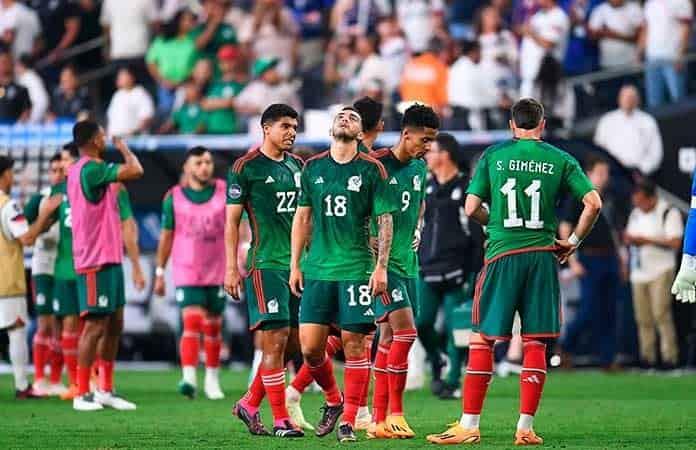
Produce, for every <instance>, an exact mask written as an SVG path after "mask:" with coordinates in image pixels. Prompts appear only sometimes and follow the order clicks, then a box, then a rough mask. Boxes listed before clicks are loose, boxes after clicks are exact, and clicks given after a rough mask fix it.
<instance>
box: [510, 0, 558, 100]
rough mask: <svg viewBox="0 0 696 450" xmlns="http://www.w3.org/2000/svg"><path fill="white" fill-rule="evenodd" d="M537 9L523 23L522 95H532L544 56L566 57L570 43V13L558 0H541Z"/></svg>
mask: <svg viewBox="0 0 696 450" xmlns="http://www.w3.org/2000/svg"><path fill="white" fill-rule="evenodd" d="M538 3H539V7H540V9H539V11H537V12H536V13H535V14H534V15H533V16H532V17H531V18H530V19H529V20H528V21H527V23H525V24H524V25H523V26H522V27H521V33H522V36H523V39H522V46H521V48H520V77H521V78H522V85H521V86H520V95H521V96H522V97H531V96H532V90H533V88H534V81H535V80H536V78H537V76H538V75H539V68H540V67H541V62H542V60H543V59H544V56H546V55H547V54H551V55H552V56H553V57H554V58H556V60H557V61H559V62H560V61H563V57H564V56H565V51H566V47H567V43H568V29H569V27H570V22H569V21H568V16H567V15H566V13H565V12H563V10H562V9H561V8H559V7H558V5H557V4H556V0H538Z"/></svg>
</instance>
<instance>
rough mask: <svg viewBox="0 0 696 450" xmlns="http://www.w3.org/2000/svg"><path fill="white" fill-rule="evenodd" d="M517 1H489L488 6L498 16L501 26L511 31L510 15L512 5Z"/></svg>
mask: <svg viewBox="0 0 696 450" xmlns="http://www.w3.org/2000/svg"><path fill="white" fill-rule="evenodd" d="M518 1H519V0H515V1H514V2H513V0H491V2H490V5H491V6H492V7H493V8H495V10H496V11H498V14H499V15H500V17H501V19H502V21H503V26H504V27H505V28H507V29H512V14H513V4H516V3H518Z"/></svg>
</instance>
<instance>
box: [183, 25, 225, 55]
mask: <svg viewBox="0 0 696 450" xmlns="http://www.w3.org/2000/svg"><path fill="white" fill-rule="evenodd" d="M204 31H205V24H201V25H198V26H197V27H195V28H194V29H193V30H191V31H190V32H189V36H191V37H192V38H193V40H194V41H195V40H196V39H198V37H199V36H200V35H201V34H203V32H204ZM227 44H231V45H236V44H237V33H236V31H235V30H234V28H233V27H232V26H231V25H228V24H226V23H221V24H220V25H218V27H217V29H216V30H215V34H214V35H213V39H211V40H210V42H209V43H208V45H206V46H205V48H203V49H202V53H203V56H204V57H206V58H210V59H215V56H216V54H217V51H218V50H219V49H220V47H222V46H223V45H227Z"/></svg>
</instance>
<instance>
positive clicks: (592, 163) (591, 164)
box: [585, 154, 609, 172]
mask: <svg viewBox="0 0 696 450" xmlns="http://www.w3.org/2000/svg"><path fill="white" fill-rule="evenodd" d="M601 164H606V165H607V166H608V165H609V160H608V159H606V158H604V157H602V156H599V155H592V154H590V155H589V156H588V157H587V158H585V172H591V171H592V170H594V168H595V167H597V166H599V165H601Z"/></svg>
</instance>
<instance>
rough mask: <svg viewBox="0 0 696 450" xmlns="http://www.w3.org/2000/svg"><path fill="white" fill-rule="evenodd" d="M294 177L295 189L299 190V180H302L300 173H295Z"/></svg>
mask: <svg viewBox="0 0 696 450" xmlns="http://www.w3.org/2000/svg"><path fill="white" fill-rule="evenodd" d="M294 177H295V187H296V188H298V189H299V188H300V178H302V172H297V173H295V175H294Z"/></svg>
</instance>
